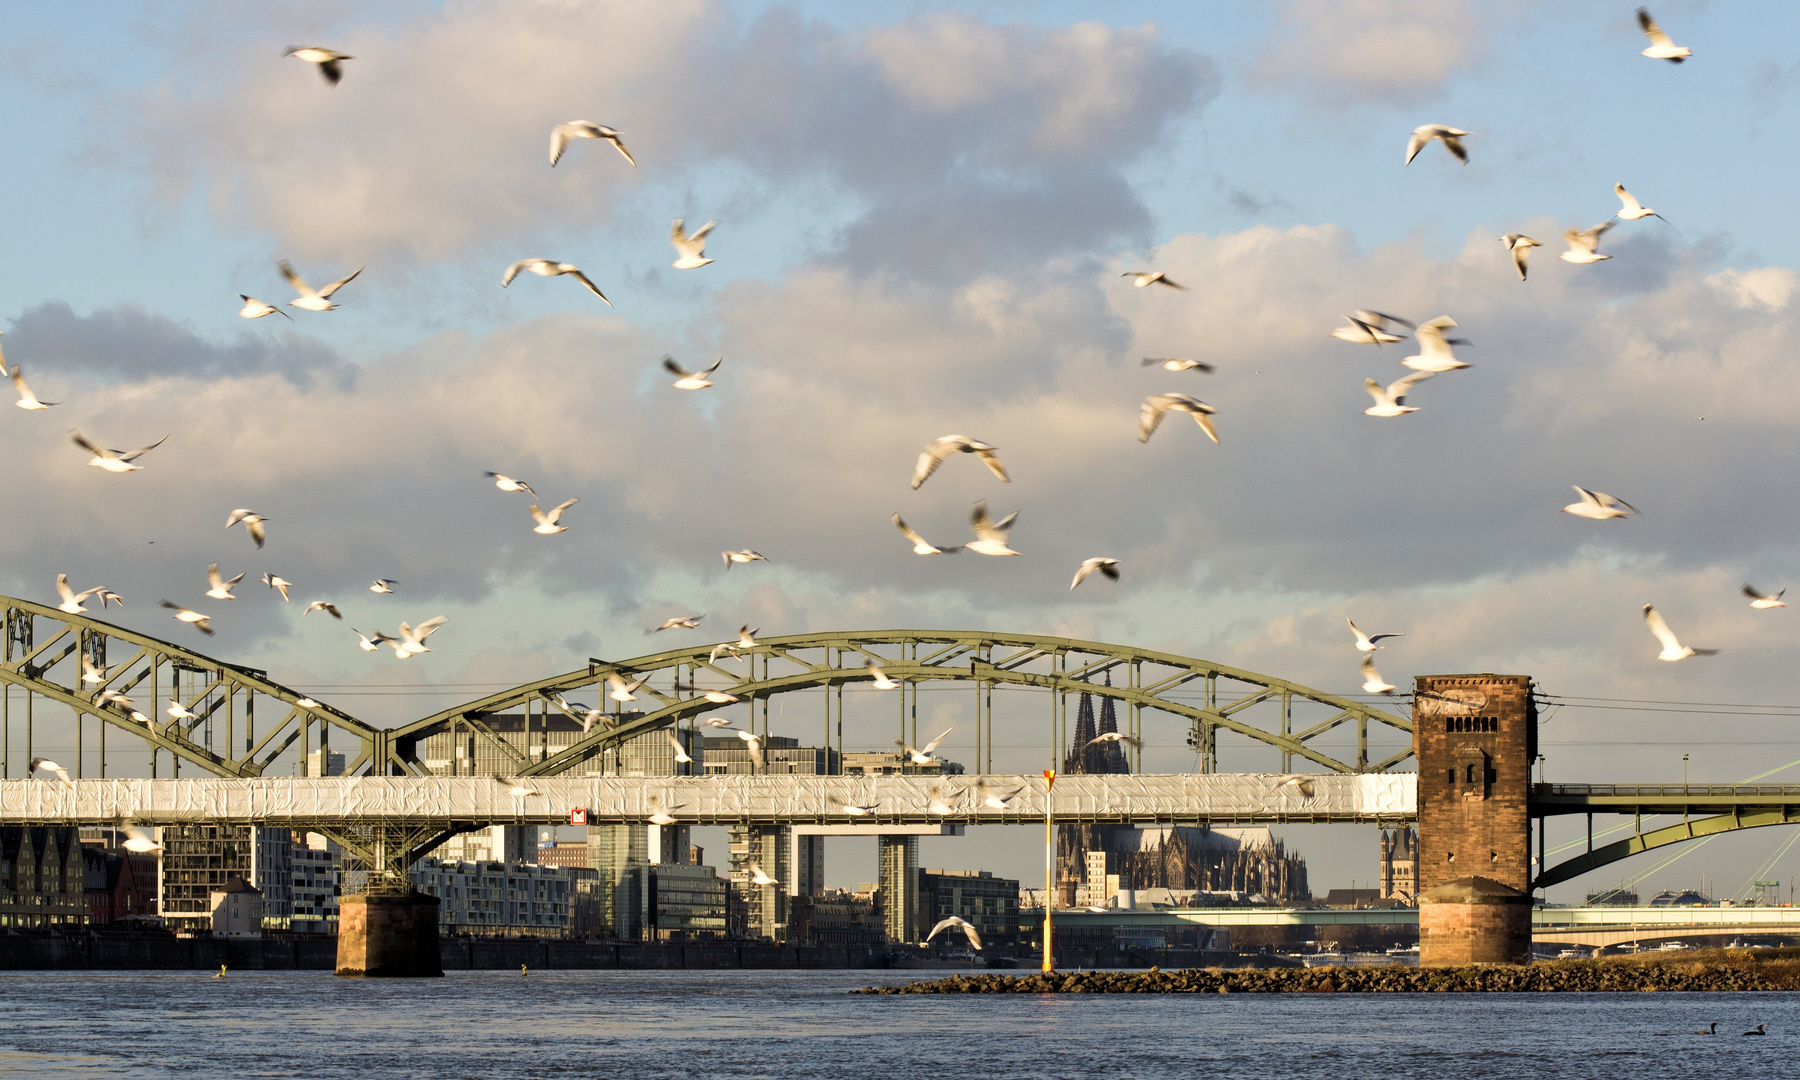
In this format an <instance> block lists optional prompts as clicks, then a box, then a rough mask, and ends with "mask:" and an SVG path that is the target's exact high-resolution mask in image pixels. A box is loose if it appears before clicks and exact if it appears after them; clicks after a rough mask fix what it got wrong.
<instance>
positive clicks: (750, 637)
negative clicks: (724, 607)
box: [737, 623, 762, 649]
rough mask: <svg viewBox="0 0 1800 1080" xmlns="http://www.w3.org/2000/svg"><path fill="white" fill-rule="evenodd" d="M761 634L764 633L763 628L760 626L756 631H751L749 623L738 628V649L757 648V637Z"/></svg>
mask: <svg viewBox="0 0 1800 1080" xmlns="http://www.w3.org/2000/svg"><path fill="white" fill-rule="evenodd" d="M760 633H762V627H760V626H759V627H757V628H756V629H755V630H752V629H750V624H749V623H745V624H744V625H742V626H740V627H738V639H737V647H738V648H739V649H754V648H756V635H757V634H760Z"/></svg>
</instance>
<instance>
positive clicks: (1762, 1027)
mask: <svg viewBox="0 0 1800 1080" xmlns="http://www.w3.org/2000/svg"><path fill="white" fill-rule="evenodd" d="M1768 1033H1769V1025H1767V1024H1758V1025H1756V1030H1755V1031H1746V1032H1744V1034H1746V1035H1767V1034H1768Z"/></svg>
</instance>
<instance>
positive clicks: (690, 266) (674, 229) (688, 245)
mask: <svg viewBox="0 0 1800 1080" xmlns="http://www.w3.org/2000/svg"><path fill="white" fill-rule="evenodd" d="M683 224H684V220H683V219H682V218H676V219H675V224H673V225H671V226H669V243H671V244H674V245H675V254H677V255H679V256H681V257H680V258H678V259H676V260H675V261H674V263H672V264H671V265H672V266H674V267H675V269H677V270H698V269H699V268H700V267H702V266H705V265H706V264H707V263H709V262H712V260H711V259H709V258H707V257H706V234H707V233H709V232H712V231H713V226H714V225H717V224H718V222H716V221H709V222H707V223H706V224H704V225H702V226H700V227H699V228H698V229H695V230H694V231H693V232H691V233H689V232H683V231H682V228H681V227H682V225H683Z"/></svg>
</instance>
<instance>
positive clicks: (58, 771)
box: [25, 757, 75, 791]
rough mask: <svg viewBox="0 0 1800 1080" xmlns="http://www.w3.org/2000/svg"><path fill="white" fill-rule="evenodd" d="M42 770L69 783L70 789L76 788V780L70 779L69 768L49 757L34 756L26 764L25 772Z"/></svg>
mask: <svg viewBox="0 0 1800 1080" xmlns="http://www.w3.org/2000/svg"><path fill="white" fill-rule="evenodd" d="M40 771H42V772H47V773H49V774H50V775H52V776H54V777H56V778H57V779H58V780H61V781H62V782H63V783H64V784H66V785H68V788H69V790H70V791H74V790H75V781H73V780H71V779H69V770H67V769H65V768H63V767H62V766H61V765H58V764H57V763H56V762H54V761H51V760H50V759H49V758H41V757H34V758H32V759H31V761H30V762H29V763H27V764H26V766H25V772H26V773H27V774H28V775H29V774H30V773H34V772H40Z"/></svg>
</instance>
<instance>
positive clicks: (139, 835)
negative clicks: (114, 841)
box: [119, 821, 162, 855]
mask: <svg viewBox="0 0 1800 1080" xmlns="http://www.w3.org/2000/svg"><path fill="white" fill-rule="evenodd" d="M119 831H120V832H122V833H124V834H125V841H124V843H122V844H120V845H119V846H120V847H123V848H124V849H125V850H126V851H130V852H133V853H135V854H138V855H147V854H149V853H150V852H152V851H161V850H162V845H161V844H159V843H157V842H156V837H155V836H154V835H153V834H152V833H151V832H150V830H149V829H146V828H144V827H143V826H142V825H133V824H132V823H131V822H129V821H122V822H120V823H119Z"/></svg>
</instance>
